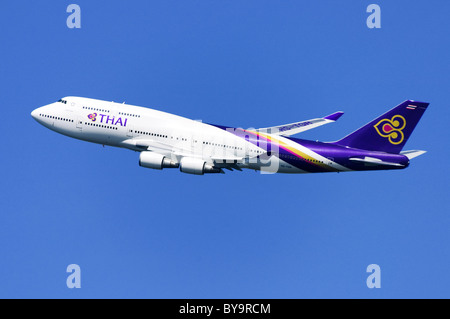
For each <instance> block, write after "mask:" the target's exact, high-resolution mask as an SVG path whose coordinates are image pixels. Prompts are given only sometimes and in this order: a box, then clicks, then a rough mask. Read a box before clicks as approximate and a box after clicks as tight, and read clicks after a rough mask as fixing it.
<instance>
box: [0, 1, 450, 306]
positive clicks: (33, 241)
mask: <svg viewBox="0 0 450 319" xmlns="http://www.w3.org/2000/svg"><path fill="white" fill-rule="evenodd" d="M71 3H73V2H70V1H10V0H8V1H1V2H0V43H1V50H0V63H1V67H0V90H1V91H0V92H1V111H2V123H1V126H0V129H1V133H2V137H3V138H2V151H1V154H2V156H0V167H1V172H2V178H1V180H0V198H1V213H0V243H1V245H0V256H1V257H0V297H2V298H6V297H9V298H11V297H27V298H34V297H39V298H47V297H57V298H96V297H101V298H122V297H123V298H419V297H420V298H422V297H424V298H427V297H445V298H448V297H450V294H449V286H450V273H449V270H448V268H449V264H450V249H449V240H450V235H449V230H450V217H449V214H450V205H449V186H450V185H449V165H448V158H449V156H450V152H449V142H450V141H449V130H448V125H449V114H450V111H449V109H450V107H449V100H450V95H449V88H450V58H449V52H450V42H449V34H450V22H449V12H450V2H449V1H444V0H442V1H438V0H433V1H399V0H397V1H381V0H377V1H376V2H375V1H360V0H348V1H324V0H320V1H261V0H258V1H217V0H215V1H209V0H208V1H206V0H202V1H166V0H164V1H110V0H108V1H81V0H79V1H77V2H75V3H77V4H78V5H80V7H81V29H69V28H67V26H66V19H67V17H68V16H69V13H66V8H67V6H68V5H69V4H71ZM371 3H377V4H378V5H380V7H381V29H369V28H368V27H367V26H366V19H367V17H368V16H369V13H366V8H367V6H368V5H369V4H371ZM69 95H75V96H84V97H90V98H97V99H104V100H110V101H116V102H123V101H125V102H126V103H129V104H134V105H142V106H147V107H151V108H155V109H159V110H163V111H167V112H171V113H175V114H179V115H182V116H186V117H189V118H192V119H202V120H203V121H205V122H210V123H217V124H223V125H230V126H240V127H244V128H247V127H267V126H271V125H279V124H284V123H289V122H294V121H300V120H306V119H310V118H315V117H321V116H324V115H328V114H330V113H332V112H335V111H344V112H345V114H344V116H343V117H342V118H341V119H340V120H339V121H338V122H337V123H335V124H330V125H327V126H325V127H321V128H317V129H315V130H312V131H308V132H305V133H303V134H301V135H298V137H302V138H306V139H314V140H316V139H318V140H322V141H333V140H337V139H339V138H341V137H343V136H344V135H346V134H348V133H350V132H351V131H353V130H355V129H356V128H358V127H360V126H362V125H364V124H365V123H367V122H369V121H370V120H372V119H373V118H375V117H377V116H378V115H380V114H382V113H384V112H385V111H386V110H388V109H390V108H392V107H394V106H395V105H397V104H399V103H401V102H402V101H404V100H406V99H414V100H419V101H426V102H430V103H431V104H430V107H429V108H428V110H427V111H426V112H425V114H424V116H423V118H422V120H421V121H420V122H419V124H418V126H417V128H416V130H415V131H414V133H413V134H412V136H411V138H410V139H409V141H408V143H407V144H406V147H405V149H424V150H427V151H428V153H426V154H425V155H423V156H421V157H418V158H416V159H414V160H413V161H412V164H411V166H410V167H409V168H407V169H406V170H399V171H379V172H358V173H341V174H336V173H327V174H309V175H282V174H277V175H261V174H259V173H255V172H254V171H250V170H245V171H243V172H233V173H231V172H227V173H226V174H225V175H221V174H212V175H205V176H192V175H187V174H182V173H180V172H179V171H177V170H169V169H166V170H163V171H154V170H149V169H144V168H141V167H139V166H138V153H134V152H131V151H128V150H124V149H115V148H111V147H105V148H103V147H102V146H100V145H96V144H90V143H87V142H81V141H78V140H75V139H70V138H68V137H65V136H62V135H59V134H57V133H55V132H52V131H50V130H48V129H46V128H44V127H43V126H40V125H39V124H38V123H37V122H35V121H34V120H33V119H32V118H31V116H30V112H31V111H32V110H33V109H35V108H37V107H39V106H42V105H45V104H49V103H51V102H54V101H56V100H58V99H59V98H61V97H64V96H69ZM73 263H74V264H78V265H80V267H81V286H82V287H81V289H68V288H67V287H66V278H67V276H68V275H69V274H68V273H66V267H67V266H68V265H69V264H73ZM369 264H378V265H379V266H380V267H381V288H380V289H369V288H367V286H366V278H367V276H368V275H369V274H368V273H367V272H366V267H367V266H368V265H369Z"/></svg>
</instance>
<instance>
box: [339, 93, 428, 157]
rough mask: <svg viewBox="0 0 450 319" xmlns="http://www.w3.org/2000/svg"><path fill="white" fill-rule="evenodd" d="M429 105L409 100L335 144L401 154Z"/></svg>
mask: <svg viewBox="0 0 450 319" xmlns="http://www.w3.org/2000/svg"><path fill="white" fill-rule="evenodd" d="M428 105H429V103H425V102H416V101H411V100H407V101H405V102H403V103H402V104H400V105H398V106H396V107H394V108H393V109H392V110H390V111H388V112H386V113H384V114H383V115H381V116H380V117H378V118H376V119H375V120H373V121H372V122H370V123H368V124H366V125H364V126H363V127H361V128H360V129H358V130H356V131H355V132H353V133H351V134H349V135H347V136H346V137H344V138H343V139H341V140H340V141H337V142H335V144H338V145H343V146H348V147H352V148H359V149H363V150H370V151H381V152H387V153H400V151H401V150H402V148H403V146H404V145H405V143H406V141H407V140H408V138H409V136H410V135H411V133H412V131H413V130H414V128H415V127H416V125H417V123H418V122H419V120H420V118H421V117H422V114H423V112H425V110H426V109H427V107H428Z"/></svg>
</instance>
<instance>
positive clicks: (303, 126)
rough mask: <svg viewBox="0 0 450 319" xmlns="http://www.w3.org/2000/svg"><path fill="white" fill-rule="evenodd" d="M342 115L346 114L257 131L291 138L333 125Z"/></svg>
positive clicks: (331, 115)
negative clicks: (323, 126) (322, 126)
mask: <svg viewBox="0 0 450 319" xmlns="http://www.w3.org/2000/svg"><path fill="white" fill-rule="evenodd" d="M342 114H344V112H336V113H333V114H330V115H328V116H325V117H323V118H317V119H312V120H307V121H301V122H295V123H290V124H284V125H279V126H272V127H265V128H260V129H257V131H258V132H262V133H270V134H274V135H282V136H291V135H294V134H297V133H300V132H304V131H307V130H310V129H313V128H316V127H318V126H321V125H325V124H328V123H333V122H335V121H337V120H338V119H339V118H340V117H341V116H342Z"/></svg>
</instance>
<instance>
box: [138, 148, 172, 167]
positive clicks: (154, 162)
mask: <svg viewBox="0 0 450 319" xmlns="http://www.w3.org/2000/svg"><path fill="white" fill-rule="evenodd" d="M139 166H142V167H147V168H154V169H163V168H165V167H166V168H171V167H173V168H176V167H178V166H179V165H178V163H176V162H174V161H172V160H171V159H170V158H167V157H165V156H164V155H161V154H158V153H154V152H141V155H139Z"/></svg>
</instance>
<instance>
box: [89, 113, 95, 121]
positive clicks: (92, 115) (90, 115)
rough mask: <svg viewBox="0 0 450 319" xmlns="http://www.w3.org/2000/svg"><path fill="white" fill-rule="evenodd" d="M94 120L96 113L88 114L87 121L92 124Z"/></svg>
mask: <svg viewBox="0 0 450 319" xmlns="http://www.w3.org/2000/svg"><path fill="white" fill-rule="evenodd" d="M96 118H97V113H91V114H88V119H90V120H91V121H92V122H95V120H96Z"/></svg>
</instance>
